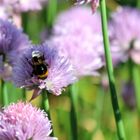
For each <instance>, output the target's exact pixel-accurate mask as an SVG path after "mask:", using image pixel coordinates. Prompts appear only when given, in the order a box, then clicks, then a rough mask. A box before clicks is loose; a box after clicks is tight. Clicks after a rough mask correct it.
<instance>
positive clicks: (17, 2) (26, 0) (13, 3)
mask: <svg viewBox="0 0 140 140" xmlns="http://www.w3.org/2000/svg"><path fill="white" fill-rule="evenodd" d="M44 2H47V0H2V3H3V5H4V6H5V7H7V8H10V9H12V11H15V12H27V11H30V10H31V11H33V10H41V9H42V4H43V3H44Z"/></svg>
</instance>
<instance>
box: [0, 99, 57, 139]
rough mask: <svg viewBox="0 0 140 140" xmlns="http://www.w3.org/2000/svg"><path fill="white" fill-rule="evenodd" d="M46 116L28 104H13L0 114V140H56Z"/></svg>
mask: <svg viewBox="0 0 140 140" xmlns="http://www.w3.org/2000/svg"><path fill="white" fill-rule="evenodd" d="M51 132H52V129H51V122H50V120H49V119H48V115H47V114H46V113H45V112H44V111H42V110H40V109H37V108H36V107H33V106H32V105H31V104H30V103H23V102H18V103H13V104H11V105H9V106H8V107H5V108H4V110H3V111H2V112H1V113H0V139H1V140H31V139H32V140H57V138H55V137H51V136H50V134H51Z"/></svg>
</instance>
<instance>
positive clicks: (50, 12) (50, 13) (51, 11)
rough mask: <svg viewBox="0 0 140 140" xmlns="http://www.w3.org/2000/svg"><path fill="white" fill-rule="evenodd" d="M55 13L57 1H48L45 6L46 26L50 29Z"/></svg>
mask: <svg viewBox="0 0 140 140" xmlns="http://www.w3.org/2000/svg"><path fill="white" fill-rule="evenodd" d="M56 12H57V0H48V4H47V26H48V27H50V28H51V27H52V24H53V21H54V18H55V16H56Z"/></svg>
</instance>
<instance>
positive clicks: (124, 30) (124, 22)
mask: <svg viewBox="0 0 140 140" xmlns="http://www.w3.org/2000/svg"><path fill="white" fill-rule="evenodd" d="M139 17H140V10H138V9H135V8H130V7H119V8H118V9H117V10H116V11H115V12H113V13H112V17H111V20H110V22H109V32H110V42H111V48H112V49H115V50H116V53H114V55H116V56H117V55H118V56H120V57H118V60H117V61H118V62H125V61H126V60H128V58H130V59H131V60H132V61H134V62H135V63H137V64H140V26H139V23H140V18H139Z"/></svg>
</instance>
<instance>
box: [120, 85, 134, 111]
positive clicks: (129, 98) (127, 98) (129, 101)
mask: <svg viewBox="0 0 140 140" xmlns="http://www.w3.org/2000/svg"><path fill="white" fill-rule="evenodd" d="M134 93H135V91H134V85H133V84H132V82H127V83H125V84H124V85H123V89H122V98H123V101H124V103H125V105H126V106H127V107H128V108H129V109H134V108H135V107H136V98H135V94H134Z"/></svg>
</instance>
